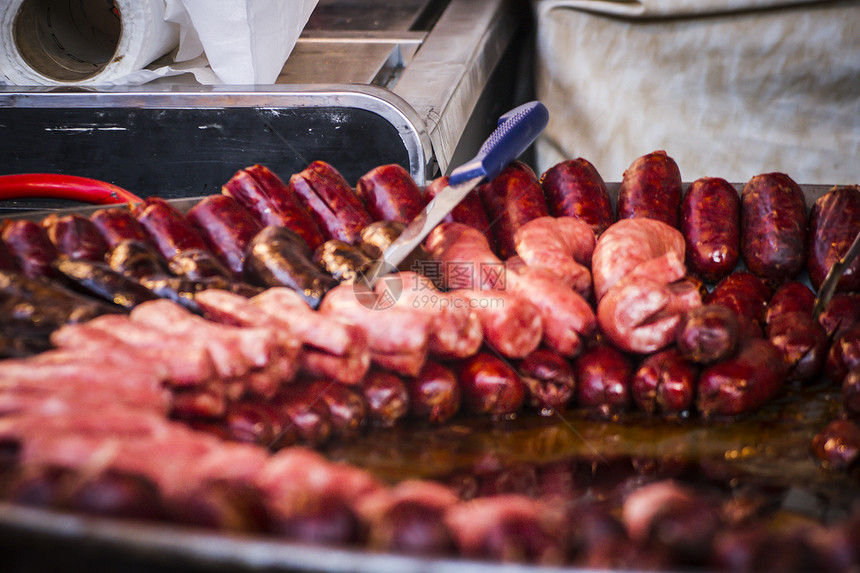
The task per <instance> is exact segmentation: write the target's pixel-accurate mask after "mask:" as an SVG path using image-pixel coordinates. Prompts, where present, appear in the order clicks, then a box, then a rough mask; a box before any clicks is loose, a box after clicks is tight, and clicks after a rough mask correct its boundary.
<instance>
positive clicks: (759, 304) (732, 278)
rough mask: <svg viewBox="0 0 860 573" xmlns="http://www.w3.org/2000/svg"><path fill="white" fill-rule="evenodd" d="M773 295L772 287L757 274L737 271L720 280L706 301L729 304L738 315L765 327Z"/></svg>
mask: <svg viewBox="0 0 860 573" xmlns="http://www.w3.org/2000/svg"><path fill="white" fill-rule="evenodd" d="M771 295H772V292H771V290H770V288H769V287H768V286H767V285H766V284H765V283H764V282H763V281H762V280H761V279H760V278H758V277H757V276H756V275H754V274H752V273H749V272H747V271H736V272H734V273H732V274H730V275H729V276H727V277H726V278H724V279H723V280H721V281H720V282H718V283H717V285H716V286H715V287H714V290H712V291H711V293H710V295H709V296H708V297H707V299H706V300H705V301H704V302H705V303H706V304H722V305H723V306H727V307H728V308H730V309H731V310H733V311H734V312H735V314H737V315H738V316H741V317H744V318H747V319H749V320H751V321H753V322H754V323H755V324H757V325H759V326H762V327H763V326H764V317H765V313H766V312H767V303H768V301H770V298H771Z"/></svg>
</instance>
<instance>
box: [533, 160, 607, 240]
mask: <svg viewBox="0 0 860 573" xmlns="http://www.w3.org/2000/svg"><path fill="white" fill-rule="evenodd" d="M540 184H541V187H542V188H543V192H544V195H545V196H546V202H547V206H548V207H549V212H550V214H551V215H553V216H555V217H575V218H577V219H579V220H581V221H583V222H584V223H586V224H587V225H588V226H589V227H591V230H592V231H594V234H595V235H600V233H602V232H603V231H605V230H606V228H607V227H608V226H609V225H611V224H612V223H613V222H614V221H615V214H614V213H613V212H612V200H611V199H610V198H609V192H608V191H607V189H606V183H604V181H603V178H602V177H601V176H600V173H598V172H597V169H596V168H595V167H594V165H592V164H591V163H590V162H588V161H587V160H585V159H582V158H581V157H580V158H578V159H568V160H566V161H562V162H560V163H557V164H555V165H553V166H552V167H550V168H549V169H547V170H546V171H545V172H544V173H543V175H541V177H540Z"/></svg>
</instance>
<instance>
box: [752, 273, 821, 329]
mask: <svg viewBox="0 0 860 573" xmlns="http://www.w3.org/2000/svg"><path fill="white" fill-rule="evenodd" d="M814 305H815V293H814V292H813V291H812V289H810V288H809V287H808V286H806V284H805V283H802V282H800V281H787V282H784V283H782V284H781V285H779V286H778V287H777V289H776V290H775V291H774V292H773V296H772V297H770V302H769V303H768V304H767V310H766V311H765V316H764V321H765V324H770V323H771V322H773V320H774V319H775V318H776V317H777V316H779V315H781V314H786V313H789V312H804V313H806V314H809V315H810V316H811V315H812V307H813V306H814Z"/></svg>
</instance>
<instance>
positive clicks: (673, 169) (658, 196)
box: [616, 150, 683, 229]
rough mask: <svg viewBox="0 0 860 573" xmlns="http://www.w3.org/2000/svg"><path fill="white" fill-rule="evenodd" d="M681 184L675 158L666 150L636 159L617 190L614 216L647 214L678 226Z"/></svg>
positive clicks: (670, 224)
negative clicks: (615, 213)
mask: <svg viewBox="0 0 860 573" xmlns="http://www.w3.org/2000/svg"><path fill="white" fill-rule="evenodd" d="M682 193H683V185H682V183H681V172H680V170H679V169H678V164H677V163H675V160H674V159H672V158H671V157H669V156H668V155H667V154H666V152H665V151H662V150H660V151H654V152H652V153H649V154H647V155H643V156H642V157H639V158H637V159H636V160H635V161H634V162H633V163H632V164H631V165H630V167H628V168H627V169H626V170H625V171H624V175H623V176H622V177H621V187H620V188H619V189H618V204H617V206H616V207H617V209H616V211H617V219H630V218H633V217H648V218H649V219H656V220H657V221H662V222H663V223H666V224H667V225H669V226H671V227H674V228H676V229H677V228H678V216H679V212H680V210H681V195H682Z"/></svg>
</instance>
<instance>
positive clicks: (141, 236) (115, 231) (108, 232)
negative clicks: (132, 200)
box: [90, 207, 149, 249]
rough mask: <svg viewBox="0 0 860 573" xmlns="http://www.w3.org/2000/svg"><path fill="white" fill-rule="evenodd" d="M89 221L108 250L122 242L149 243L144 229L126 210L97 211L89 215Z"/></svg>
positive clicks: (114, 208)
mask: <svg viewBox="0 0 860 573" xmlns="http://www.w3.org/2000/svg"><path fill="white" fill-rule="evenodd" d="M90 221H92V222H93V225H95V226H96V228H97V229H98V230H99V233H101V236H102V239H104V241H105V244H107V247H108V248H109V249H112V248H114V247H115V246H117V244H119V243H120V242H122V241H138V242H141V243H146V242H149V235H147V234H146V229H144V228H143V225H141V224H140V222H139V221H138V220H137V219H135V218H134V216H133V215H132V214H131V211H129V210H128V209H122V208H119V207H111V208H109V209H99V210H98V211H96V212H94V213H93V214H92V215H90Z"/></svg>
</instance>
